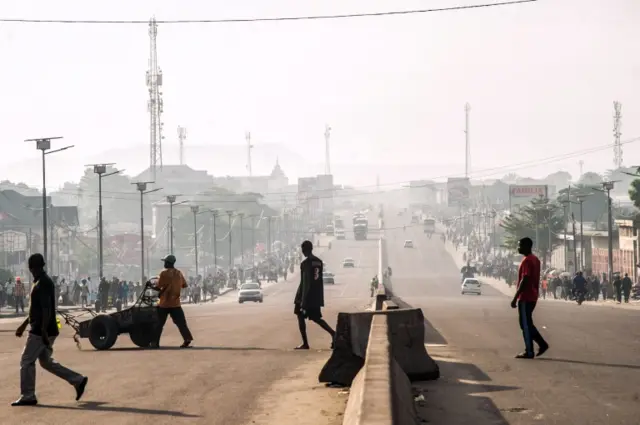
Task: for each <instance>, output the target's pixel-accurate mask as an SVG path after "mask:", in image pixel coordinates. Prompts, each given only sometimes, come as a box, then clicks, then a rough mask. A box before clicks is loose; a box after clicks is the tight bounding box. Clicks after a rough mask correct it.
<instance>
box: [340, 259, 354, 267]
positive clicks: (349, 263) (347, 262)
mask: <svg viewBox="0 0 640 425" xmlns="http://www.w3.org/2000/svg"><path fill="white" fill-rule="evenodd" d="M355 266H356V262H355V261H353V258H345V259H344V260H342V267H343V268H347V267H355Z"/></svg>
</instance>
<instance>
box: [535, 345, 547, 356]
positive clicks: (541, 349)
mask: <svg viewBox="0 0 640 425" xmlns="http://www.w3.org/2000/svg"><path fill="white" fill-rule="evenodd" d="M548 349H549V344H547V345H544V346H542V347H540V348H538V354H536V357H540V356H541V355H543V354H544V353H546V352H547V350H548Z"/></svg>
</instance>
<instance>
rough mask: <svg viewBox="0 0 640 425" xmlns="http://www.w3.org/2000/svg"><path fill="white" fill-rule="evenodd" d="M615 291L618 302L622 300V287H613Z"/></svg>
mask: <svg viewBox="0 0 640 425" xmlns="http://www.w3.org/2000/svg"><path fill="white" fill-rule="evenodd" d="M615 291H616V301H618V302H619V303H620V302H622V288H621V287H615Z"/></svg>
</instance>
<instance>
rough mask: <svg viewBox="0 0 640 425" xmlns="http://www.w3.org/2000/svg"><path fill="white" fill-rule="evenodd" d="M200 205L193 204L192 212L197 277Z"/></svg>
mask: <svg viewBox="0 0 640 425" xmlns="http://www.w3.org/2000/svg"><path fill="white" fill-rule="evenodd" d="M199 210H200V207H199V206H197V205H191V212H192V213H193V247H194V253H195V257H196V277H197V276H198V211H199Z"/></svg>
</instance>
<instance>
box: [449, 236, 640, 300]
mask: <svg viewBox="0 0 640 425" xmlns="http://www.w3.org/2000/svg"><path fill="white" fill-rule="evenodd" d="M445 237H446V239H448V240H449V241H450V242H451V244H452V245H453V247H454V248H455V250H456V251H458V250H460V249H461V248H462V247H466V250H465V251H464V252H463V254H462V257H463V261H465V262H466V263H467V264H466V266H464V267H463V268H462V270H461V272H462V278H463V279H464V278H465V277H473V276H474V275H475V274H479V275H480V276H485V277H492V278H494V279H497V280H504V281H505V283H506V284H507V285H509V287H512V286H515V285H517V283H518V282H517V277H518V264H519V262H518V259H517V258H514V256H513V255H511V254H509V253H508V252H507V251H506V250H505V249H503V248H501V247H495V246H493V244H492V243H491V241H490V240H489V239H486V238H481V237H480V235H479V234H478V233H476V232H473V231H472V232H470V233H469V234H466V233H464V232H462V231H461V230H460V229H459V228H457V227H455V226H449V227H448V228H447V230H446V232H445ZM540 296H541V297H542V298H543V299H546V298H547V297H549V298H553V299H560V300H566V301H579V302H580V303H582V302H583V301H594V302H597V301H599V300H601V299H602V300H603V301H606V300H613V301H615V302H617V303H628V302H629V301H630V300H631V299H634V298H635V299H638V298H640V287H639V286H637V285H636V286H634V283H633V280H632V279H631V278H630V277H629V275H628V274H627V273H625V274H624V275H623V274H621V273H614V274H613V279H612V281H609V279H608V278H607V274H606V273H603V274H602V275H601V276H600V275H598V274H589V275H587V276H585V275H584V273H583V272H582V271H578V272H576V273H575V274H571V273H568V272H563V271H558V270H555V269H551V268H548V269H547V270H545V271H543V272H542V273H541V277H540Z"/></svg>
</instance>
